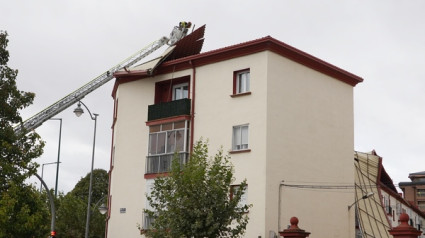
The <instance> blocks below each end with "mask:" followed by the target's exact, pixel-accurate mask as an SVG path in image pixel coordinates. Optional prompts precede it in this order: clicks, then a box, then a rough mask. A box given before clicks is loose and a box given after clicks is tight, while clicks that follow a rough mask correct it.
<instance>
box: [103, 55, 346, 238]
mask: <svg viewBox="0 0 425 238" xmlns="http://www.w3.org/2000/svg"><path fill="white" fill-rule="evenodd" d="M246 68H249V69H250V72H251V87H250V88H251V92H252V93H251V94H250V95H244V96H240V97H231V96H230V95H231V94H232V90H233V72H234V71H237V70H241V69H246ZM195 71H196V74H195V80H196V82H195V83H194V82H193V79H194V77H193V75H192V73H193V71H192V70H185V71H179V72H174V73H173V74H165V75H160V76H155V77H153V78H147V79H143V80H138V81H133V82H129V83H124V84H120V86H119V88H118V91H117V99H118V115H117V118H118V119H117V121H116V124H115V127H114V146H115V153H114V167H113V169H112V173H111V178H112V180H111V185H110V192H111V195H112V200H111V201H112V206H111V218H110V220H109V225H108V237H121V236H123V234H125V236H126V237H140V235H139V232H138V230H137V227H136V225H137V223H141V222H142V215H143V214H142V210H143V208H144V206H145V204H146V201H145V192H146V191H145V189H146V184H145V179H144V172H145V159H146V155H147V154H148V152H147V148H148V134H149V133H148V127H147V126H146V124H145V122H146V120H147V109H148V105H151V104H153V103H154V93H155V82H158V81H162V80H168V79H171V78H178V77H181V76H187V75H189V76H190V78H191V80H192V81H191V87H192V88H191V90H190V93H191V94H193V93H194V92H195V93H196V100H195V117H194V138H193V139H194V140H199V139H200V138H201V137H203V138H204V139H208V140H209V144H210V154H211V155H213V154H215V152H216V151H217V149H219V148H220V147H222V148H223V150H224V151H225V152H227V151H230V149H231V145H232V127H233V126H236V125H242V124H248V125H249V149H250V152H244V153H235V154H233V153H232V154H230V156H231V158H232V159H231V161H232V163H233V165H234V166H235V176H236V180H235V184H238V183H240V182H241V181H242V180H243V179H247V182H248V199H247V201H248V203H251V204H253V208H251V210H250V212H249V214H248V215H249V216H250V221H249V224H248V228H247V232H246V235H245V237H259V236H261V237H262V238H268V234H269V231H274V232H278V197H279V183H280V181H282V180H285V182H293V183H298V182H306V181H307V182H315V183H317V182H321V183H326V184H354V177H353V166H352V161H353V147H354V142H353V131H354V128H353V88H352V87H351V86H350V85H347V84H345V83H342V82H340V81H338V80H335V79H333V78H330V77H328V76H325V75H323V74H321V73H318V72H317V71H314V70H311V69H308V68H306V67H305V66H302V65H299V64H297V63H294V62H292V61H290V60H288V59H285V58H283V57H281V56H278V55H276V54H274V53H271V52H267V51H264V52H260V53H256V54H252V55H247V56H244V57H239V58H236V59H231V60H226V61H222V62H219V63H214V64H210V65H205V66H202V67H197V68H196V69H195ZM194 85H195V88H193V86H194ZM191 98H193V95H191ZM281 195H282V203H281V206H282V212H281V221H280V224H281V228H286V224H288V221H289V218H290V217H291V216H298V217H299V219H300V221H301V222H300V226H301V227H302V228H305V229H306V230H308V231H310V232H312V234H314V236H315V237H353V236H354V230H353V229H352V228H353V227H354V217H352V214H351V215H350V214H349V213H347V205H348V204H350V203H351V202H352V199H353V194H347V193H329V192H326V191H312V190H299V189H292V190H290V189H287V188H282V189H281ZM120 208H126V213H120ZM329 225H331V227H333V228H335V229H333V230H332V231H329V229H326V227H329ZM330 232H331V233H330Z"/></svg>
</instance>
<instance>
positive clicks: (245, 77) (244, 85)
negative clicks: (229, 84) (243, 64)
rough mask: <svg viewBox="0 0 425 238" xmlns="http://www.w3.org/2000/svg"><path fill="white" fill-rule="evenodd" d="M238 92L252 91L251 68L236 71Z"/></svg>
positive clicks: (236, 91)
mask: <svg viewBox="0 0 425 238" xmlns="http://www.w3.org/2000/svg"><path fill="white" fill-rule="evenodd" d="M235 83H236V90H235V93H236V94H241V93H247V92H250V90H251V89H250V83H251V73H250V70H249V69H247V70H243V71H239V72H236V82H235Z"/></svg>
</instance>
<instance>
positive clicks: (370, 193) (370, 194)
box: [348, 192, 373, 210]
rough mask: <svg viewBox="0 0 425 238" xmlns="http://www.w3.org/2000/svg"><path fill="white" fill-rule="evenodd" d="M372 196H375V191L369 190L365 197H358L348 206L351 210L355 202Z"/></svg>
mask: <svg viewBox="0 0 425 238" xmlns="http://www.w3.org/2000/svg"><path fill="white" fill-rule="evenodd" d="M372 196H373V192H368V193H367V194H365V195H363V197H361V198H359V199H357V200H356V201H355V202H353V204H351V205H350V206H348V210H350V208H351V207H352V206H353V205H354V204H356V203H358V202H359V201H360V200H363V199H367V198H370V197H372Z"/></svg>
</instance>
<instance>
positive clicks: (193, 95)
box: [189, 60, 196, 153]
mask: <svg viewBox="0 0 425 238" xmlns="http://www.w3.org/2000/svg"><path fill="white" fill-rule="evenodd" d="M189 64H190V65H192V78H193V79H192V108H191V118H190V119H191V122H190V153H192V152H193V142H194V138H193V134H194V133H193V128H195V98H196V96H195V91H196V90H195V88H196V68H195V65H194V64H193V62H192V60H190V61H189Z"/></svg>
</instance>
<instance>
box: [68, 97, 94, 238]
mask: <svg viewBox="0 0 425 238" xmlns="http://www.w3.org/2000/svg"><path fill="white" fill-rule="evenodd" d="M81 104H83V106H84V107H85V108H86V109H87V111H88V112H89V114H90V118H91V119H92V120H93V121H94V134H93V150H92V157H91V170H90V185H89V198H88V201H87V218H86V233H85V238H88V237H89V229H90V204H91V196H92V186H93V165H94V151H95V145H96V124H97V116H99V114H96V113H93V114H92V113H91V112H90V110H89V109H88V107H87V106H86V105H85V104H84V103H83V102H81V101H78V106H77V108H75V109H74V113H75V115H77V117H79V116H81V115H82V114H83V113H84V110H83V109H82V108H81Z"/></svg>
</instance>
